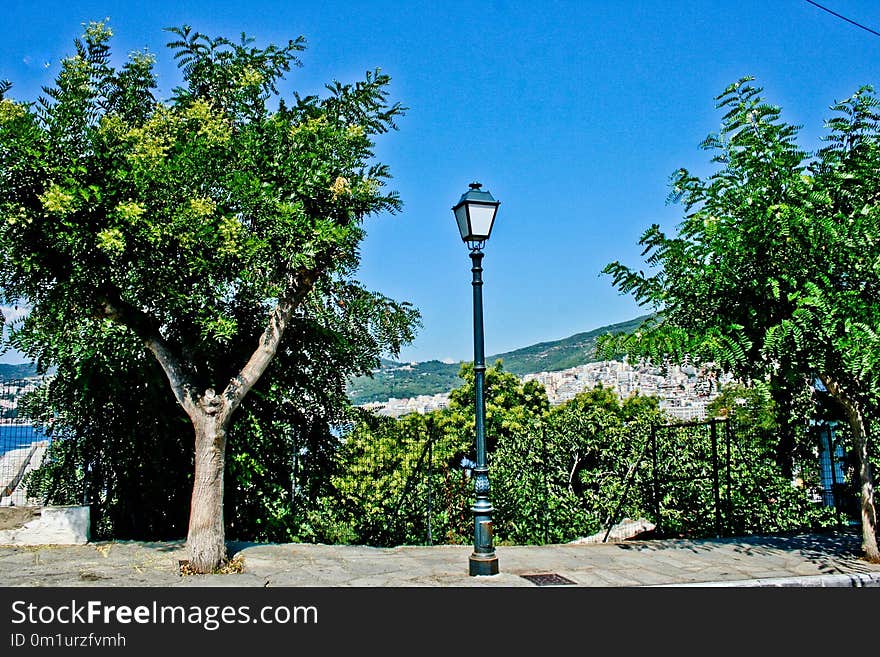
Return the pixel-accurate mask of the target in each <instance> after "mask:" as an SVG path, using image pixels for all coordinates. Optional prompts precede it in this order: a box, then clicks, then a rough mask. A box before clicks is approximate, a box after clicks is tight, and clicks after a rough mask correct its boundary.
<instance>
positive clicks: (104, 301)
mask: <svg viewBox="0 0 880 657" xmlns="http://www.w3.org/2000/svg"><path fill="white" fill-rule="evenodd" d="M99 303H100V309H101V315H102V316H103V317H105V318H106V319H109V320H111V321H114V322H117V323H119V324H122V325H123V326H127V327H128V328H129V329H131V330H132V331H133V332H134V334H135V335H137V336H138V338H140V340H141V341H142V342H143V343H144V346H145V347H146V348H147V349H149V350H150V352H151V353H152V354H153V356H155V358H156V360H157V361H158V362H159V365H160V366H161V367H162V370H163V371H164V372H165V376H167V377H168V382H169V383H170V384H171V390H172V391H173V392H174V398H175V399H177V402H178V403H179V404H180V405H181V406H182V407H183V409H184V410H185V411H186V412H187V415H190V417H192V411H193V410H194V409H195V407H196V405H197V404H196V399H197V397H198V393H197V391H196V387H195V385H194V384H193V381H192V376H191V375H190V373H189V372H188V371H187V367H186V365H185V362H184V360H183V358H182V357H181V356H180V355H179V354H177V353H175V351H174V349H173V348H172V347H171V345H169V344H168V343H167V342H166V341H165V340H164V339H163V338H162V336H161V335H160V333H159V330H158V328H156V326H155V322H154V320H153V319H152V318H151V317H150V316H149V315H147V314H146V313H144V312H143V311H141V310H139V309H138V308H136V307H134V306H132V305H131V304H129V303H127V302H125V301H123V300H122V299H121V298H120V297H119V295H118V294H115V293H110V292H107V291H105V292H104V293H102V294H101V295H100V297H99Z"/></svg>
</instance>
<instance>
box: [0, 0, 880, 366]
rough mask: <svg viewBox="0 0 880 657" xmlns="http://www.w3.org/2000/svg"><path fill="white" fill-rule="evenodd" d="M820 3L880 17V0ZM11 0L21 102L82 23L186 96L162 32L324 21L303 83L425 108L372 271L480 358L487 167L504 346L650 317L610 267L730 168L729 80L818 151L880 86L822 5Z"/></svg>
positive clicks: (878, 40)
mask: <svg viewBox="0 0 880 657" xmlns="http://www.w3.org/2000/svg"><path fill="white" fill-rule="evenodd" d="M820 4H822V5H824V6H826V7H828V8H829V9H832V10H834V11H836V12H837V13H840V14H843V15H845V16H847V17H848V18H851V19H853V20H856V21H858V22H860V23H862V24H864V25H866V26H868V27H870V28H873V29H874V30H876V31H878V32H880V4H878V3H877V2H870V1H862V0H822V1H821V2H820ZM2 13H3V18H2V26H3V30H2V32H3V39H2V40H0V79H3V78H7V79H9V80H11V81H12V82H13V83H14V85H15V86H14V87H13V90H12V92H11V94H10V95H11V96H12V97H13V98H16V99H19V100H32V99H34V98H36V96H37V95H38V94H39V93H40V87H41V86H42V85H47V84H50V83H51V81H52V79H53V76H54V74H56V73H57V71H58V69H59V60H60V59H61V58H62V57H64V56H66V55H68V54H70V53H71V52H72V49H73V48H72V41H73V39H74V37H76V36H77V35H78V34H79V33H80V30H81V24H82V23H83V22H85V21H89V20H101V19H104V18H107V17H109V19H110V25H111V27H112V28H113V31H114V33H115V37H114V50H115V52H116V55H117V57H118V58H119V59H118V60H117V61H119V62H121V61H122V58H124V56H125V55H126V54H127V53H128V52H129V51H132V50H139V49H142V48H144V47H146V48H148V49H149V50H150V51H152V52H154V53H156V55H157V56H158V60H159V69H158V70H159V74H160V84H161V90H162V92H163V93H164V94H166V95H167V93H168V91H169V90H170V89H171V88H172V87H173V86H174V85H175V84H176V83H177V81H178V77H177V71H176V69H175V68H174V65H173V63H172V61H171V58H170V57H169V51H168V50H167V49H166V48H165V43H166V42H167V41H168V40H169V35H168V33H166V32H163V31H162V28H164V27H168V26H172V25H181V24H184V23H188V24H190V25H192V26H193V28H194V29H197V30H199V31H202V32H205V33H208V34H210V35H212V36H217V35H224V36H229V37H236V36H237V35H238V34H239V33H241V32H242V31H244V32H247V33H248V34H249V35H251V36H254V37H256V39H257V42H258V43H259V44H261V45H262V44H266V43H268V42H276V43H281V42H286V41H287V40H288V39H290V38H293V37H296V36H298V35H300V34H302V35H304V36H305V37H306V39H307V41H308V49H307V50H306V51H305V52H304V53H303V56H302V60H303V64H304V66H303V67H302V68H300V69H296V70H294V71H292V72H291V74H290V77H289V81H290V84H289V85H288V87H286V90H287V91H289V90H291V89H297V90H300V91H301V92H305V93H315V92H320V91H321V88H322V85H323V84H324V82H327V81H330V80H331V79H334V78H335V79H339V80H341V81H343V82H346V81H354V80H356V79H358V78H360V77H361V76H362V75H363V73H364V71H366V70H367V69H373V68H375V67H381V68H382V70H383V71H384V72H386V73H388V74H389V75H390V76H391V77H392V86H391V92H392V95H393V98H394V100H397V101H400V102H401V103H403V104H404V105H406V106H407V107H409V108H410V109H409V111H408V113H407V115H406V116H405V117H404V118H403V119H402V120H401V121H400V130H399V132H394V133H391V134H390V135H385V136H383V137H382V138H381V141H380V143H379V145H378V148H377V156H378V158H379V159H381V160H382V161H384V162H387V163H388V164H389V165H390V166H391V170H392V173H393V174H394V176H395V178H394V180H393V181H392V183H393V186H394V188H395V189H397V190H398V191H399V192H400V194H401V197H402V200H403V202H404V209H403V211H402V212H401V213H399V214H398V215H395V216H378V217H372V218H370V219H369V220H368V223H367V230H368V237H367V239H366V241H365V243H364V245H363V249H362V257H363V264H362V268H361V273H360V276H361V279H362V280H363V281H364V282H365V283H366V284H367V285H368V286H369V287H371V288H372V289H375V290H379V291H382V292H384V293H385V294H388V295H389V296H392V297H394V298H397V299H401V300H403V299H405V300H409V301H411V302H412V303H414V304H415V305H416V306H417V307H418V308H419V309H420V310H421V311H422V315H423V322H424V328H423V329H422V330H421V332H420V334H419V335H418V337H417V338H416V340H415V342H414V343H413V344H412V345H411V346H410V347H408V348H406V349H405V350H404V352H403V354H402V357H403V359H405V360H428V359H433V358H437V359H449V358H451V359H455V360H467V359H470V358H472V324H471V321H472V319H471V287H470V261H469V259H468V257H467V249H466V248H465V246H464V245H463V244H462V243H461V241H460V239H459V237H458V232H457V229H456V227H455V223H454V219H453V215H452V212H451V210H450V208H451V206H452V205H453V204H454V203H455V202H456V201H457V200H458V197H459V196H460V195H461V193H463V192H464V191H466V190H467V184H468V183H469V182H471V181H473V180H479V181H480V182H482V183H483V185H484V189H488V190H489V191H491V192H492V194H493V195H494V196H495V197H496V198H497V199H499V200H500V201H501V207H500V209H499V212H498V217H497V221H496V224H495V229H494V231H493V235H492V239H491V240H490V242H489V243H488V244H487V247H486V257H485V261H484V267H485V274H484V279H485V283H486V284H485V321H486V350H487V353H489V354H492V353H499V352H503V351H507V350H510V349H515V348H517V347H522V346H526V345H528V344H532V343H535V342H540V341H546V340H553V339H557V338H561V337H565V336H568V335H571V334H573V333H577V332H580V331H586V330H590V329H593V328H597V327H599V326H602V325H605V324H608V323H612V322H618V321H624V320H627V319H631V318H632V317H635V316H636V315H638V314H641V313H642V312H643V309H640V308H638V307H637V306H636V305H635V303H634V302H633V301H632V300H631V299H629V298H627V297H621V296H619V295H618V294H617V292H616V291H615V290H614V289H613V288H612V286H611V283H610V279H609V278H608V277H606V276H602V275H600V272H601V269H602V267H603V266H604V265H605V264H606V263H608V262H609V261H611V260H618V259H619V260H622V261H624V262H626V263H628V264H633V265H637V264H639V263H640V262H641V260H640V257H639V254H640V249H639V247H638V244H637V243H638V239H639V236H640V235H641V233H642V231H643V230H644V229H645V228H647V227H648V226H649V225H650V224H651V223H653V222H658V223H660V224H661V225H662V226H664V227H665V228H667V229H673V228H674V226H675V225H676V224H677V222H678V220H679V218H680V217H681V208H680V207H677V206H674V205H673V206H669V205H666V196H667V193H668V179H669V175H670V174H671V173H672V172H673V171H674V170H675V169H676V168H678V167H680V166H684V167H686V168H689V169H691V170H692V171H695V172H699V173H706V172H708V171H709V170H710V169H709V162H708V160H709V157H708V154H707V153H705V152H702V151H700V149H699V147H698V145H699V143H700V141H702V139H703V138H704V137H705V136H706V135H707V134H708V133H709V132H713V131H716V130H717V129H718V127H719V125H720V119H721V114H720V113H719V112H718V111H717V110H715V109H714V100H713V98H714V97H715V96H716V95H718V93H720V92H721V90H722V89H723V88H724V87H725V86H726V85H727V84H729V83H730V82H733V81H735V80H736V79H738V78H740V77H742V76H745V75H754V76H756V77H757V83H758V84H759V85H761V86H763V87H764V88H765V96H766V98H767V99H768V101H770V102H771V103H774V104H777V105H780V106H782V108H783V116H784V118H785V119H787V120H788V121H790V122H792V123H796V124H799V125H803V126H804V128H803V131H802V140H801V145H802V147H804V148H806V149H807V150H812V149H815V148H816V147H818V145H819V142H818V136H819V135H820V134H821V132H822V123H823V121H824V120H825V119H826V118H827V117H828V116H829V112H828V109H827V108H828V106H829V105H830V104H831V103H833V102H834V101H835V100H838V99H842V98H845V97H847V96H849V95H850V94H852V93H853V92H854V91H855V90H856V89H857V88H858V87H860V86H861V85H864V84H874V85H880V79H878V77H880V76H878V72H880V68H878V67H880V37H878V36H876V35H874V34H871V33H870V32H868V31H865V30H862V29H859V28H858V27H855V26H853V25H851V24H849V23H847V22H845V21H843V20H840V19H838V18H835V17H834V16H832V15H830V14H828V13H826V12H824V11H822V10H820V9H818V8H816V7H814V6H812V5H811V4H809V3H807V2H805V1H804V0H774V1H771V2H768V1H757V0H700V1H685V0H681V1H677V0H664V1H659V0H658V1H649V0H644V1H641V2H599V1H595V2H593V1H587V0H580V1H570V2H569V1H566V2H512V1H504V0H496V1H495V2H455V1H446V2H437V1H436V0H431V1H427V2H385V1H382V0H372V1H370V2H334V1H326V0H322V1H320V2H315V1H314V0H312V1H309V2H299V1H288V2H268V1H264V0H250V1H249V2H242V1H241V0H235V1H231V2H187V1H186V0H177V1H176V2H165V1H151V2H110V1H101V0H94V1H89V2H74V1H68V2H57V1H56V0H42V1H40V2H34V1H33V0H28V1H26V2H24V1H21V0H11V2H10V0H6V2H5V3H4V9H3V12H2ZM5 360H6V361H7V362H9V361H12V362H17V360H20V359H16V358H15V357H14V355H7V356H6V357H5Z"/></svg>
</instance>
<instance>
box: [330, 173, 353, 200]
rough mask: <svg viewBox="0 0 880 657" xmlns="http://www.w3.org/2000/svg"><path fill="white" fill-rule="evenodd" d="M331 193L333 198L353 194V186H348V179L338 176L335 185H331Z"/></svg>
mask: <svg viewBox="0 0 880 657" xmlns="http://www.w3.org/2000/svg"><path fill="white" fill-rule="evenodd" d="M330 191H331V192H333V198H334V199H337V198H339V197H340V196H344V195H348V194H351V186H350V185H349V184H348V178H344V177H342V176H337V177H336V180H334V181H333V184H332V185H330Z"/></svg>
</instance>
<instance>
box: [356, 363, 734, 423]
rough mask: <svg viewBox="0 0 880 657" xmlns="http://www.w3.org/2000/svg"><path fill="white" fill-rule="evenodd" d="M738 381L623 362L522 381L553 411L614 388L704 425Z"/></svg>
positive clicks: (398, 410) (431, 400)
mask: <svg viewBox="0 0 880 657" xmlns="http://www.w3.org/2000/svg"><path fill="white" fill-rule="evenodd" d="M731 379H732V377H730V376H726V375H723V376H720V377H719V376H716V374H714V373H713V372H711V371H709V370H708V369H705V368H700V367H696V366H692V365H685V366H679V365H669V366H668V367H665V368H660V367H649V366H645V365H631V364H629V363H626V362H621V361H614V360H611V361H600V362H597V363H587V364H585V365H579V366H577V367H572V368H569V369H567V370H560V371H558V372H538V373H535V374H526V375H525V376H523V377H522V381H523V382H524V383H525V382H526V381H538V382H539V383H541V384H543V386H544V388H546V390H547V396H548V398H549V399H550V403H551V404H552V405H554V406H555V405H558V404H562V403H565V402H567V401H569V400H570V399H573V398H574V397H575V396H576V395H578V394H580V393H582V392H585V391H587V390H592V389H593V388H596V387H598V386H600V385H601V386H602V387H603V388H610V389H612V390H614V392H615V393H617V395H618V396H619V397H620V398H621V399H626V398H627V397H630V396H632V395H636V394H638V395H642V396H653V397H658V398H659V399H660V408H661V409H663V410H664V411H666V412H667V413H668V414H669V415H670V416H672V417H673V418H675V419H676V420H679V421H683V422H687V421H696V420H703V419H705V417H706V406H707V405H708V403H709V402H710V401H711V400H712V399H714V398H715V397H717V396H718V394H719V392H720V388H721V386H722V385H724V384H725V383H728V382H729V381H730V380H731ZM448 405H449V394H448V393H441V394H437V395H420V396H418V397H413V398H411V399H395V398H392V399H389V400H388V401H386V402H374V403H370V404H364V408H369V409H372V410H374V411H375V412H376V413H377V414H379V415H387V416H391V417H400V416H402V415H407V414H408V413H426V412H430V411H433V410H437V409H440V408H445V407H446V406H448Z"/></svg>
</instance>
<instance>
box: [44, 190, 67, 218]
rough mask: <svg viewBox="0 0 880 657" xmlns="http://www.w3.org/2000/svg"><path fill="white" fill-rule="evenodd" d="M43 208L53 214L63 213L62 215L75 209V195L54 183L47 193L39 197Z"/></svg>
mask: <svg viewBox="0 0 880 657" xmlns="http://www.w3.org/2000/svg"><path fill="white" fill-rule="evenodd" d="M38 198H39V199H40V203H42V204H43V209H44V210H46V212H51V213H52V214H57V215H61V216H62V217H63V216H64V215H66V214H67V213H69V212H70V211H71V210H73V195H72V194H68V193H67V192H65V191H64V190H63V189H61V187H59V186H58V185H56V184H52V185H51V186H50V187H49V189H47V190H46V193H45V194H41V195H40V196H39V197H38Z"/></svg>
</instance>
